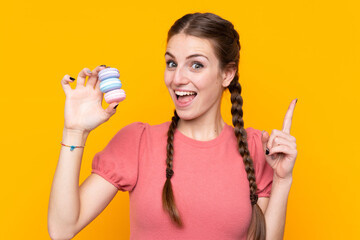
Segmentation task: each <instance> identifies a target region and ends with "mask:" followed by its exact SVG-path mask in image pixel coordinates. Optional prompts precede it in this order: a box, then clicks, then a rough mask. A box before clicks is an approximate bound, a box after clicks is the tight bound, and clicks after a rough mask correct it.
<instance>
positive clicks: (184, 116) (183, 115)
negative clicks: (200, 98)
mask: <svg viewBox="0 0 360 240" xmlns="http://www.w3.org/2000/svg"><path fill="white" fill-rule="evenodd" d="M176 113H177V115H178V116H179V118H180V119H181V120H184V121H191V120H194V119H196V118H197V117H198V114H195V113H194V112H192V111H189V110H186V111H185V110H181V109H176Z"/></svg>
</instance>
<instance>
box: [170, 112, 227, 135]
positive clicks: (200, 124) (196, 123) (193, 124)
mask: <svg viewBox="0 0 360 240" xmlns="http://www.w3.org/2000/svg"><path fill="white" fill-rule="evenodd" d="M224 126H225V122H224V120H223V119H222V116H221V113H220V111H218V113H217V114H216V116H215V118H209V117H207V118H205V117H203V118H201V117H200V118H196V119H192V120H182V119H180V120H179V123H178V126H177V129H178V130H179V131H180V132H181V133H182V134H184V135H185V136H187V137H189V138H192V139H195V140H199V141H209V140H211V139H214V138H216V137H218V136H219V135H220V133H221V131H222V130H223V128H224Z"/></svg>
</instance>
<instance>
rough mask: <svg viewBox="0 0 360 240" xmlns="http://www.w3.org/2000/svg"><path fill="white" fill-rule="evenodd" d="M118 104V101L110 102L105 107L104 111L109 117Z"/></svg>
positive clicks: (114, 111)
mask: <svg viewBox="0 0 360 240" xmlns="http://www.w3.org/2000/svg"><path fill="white" fill-rule="evenodd" d="M118 105H119V103H118V102H113V103H110V104H109V106H108V107H107V108H106V109H105V112H106V113H107V114H108V115H109V117H111V116H112V115H114V114H115V113H116V107H117V106H118Z"/></svg>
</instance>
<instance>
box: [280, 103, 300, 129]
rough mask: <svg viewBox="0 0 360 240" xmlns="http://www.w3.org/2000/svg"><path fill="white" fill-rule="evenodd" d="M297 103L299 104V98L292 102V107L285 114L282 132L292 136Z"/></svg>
mask: <svg viewBox="0 0 360 240" xmlns="http://www.w3.org/2000/svg"><path fill="white" fill-rule="evenodd" d="M296 102H297V98H296V99H294V100H292V101H291V103H290V106H289V108H288V110H287V112H286V114H285V118H284V123H283V128H282V131H283V132H285V133H288V134H290V128H291V121H292V117H293V113H294V109H295V105H296Z"/></svg>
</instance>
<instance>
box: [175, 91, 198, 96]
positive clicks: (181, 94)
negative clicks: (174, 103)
mask: <svg viewBox="0 0 360 240" xmlns="http://www.w3.org/2000/svg"><path fill="white" fill-rule="evenodd" d="M175 94H176V95H179V96H185V95H195V92H185V91H175Z"/></svg>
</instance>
